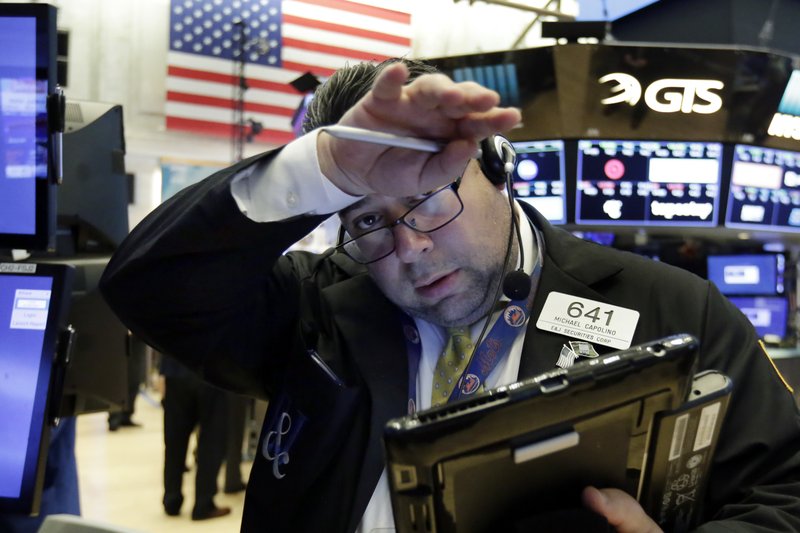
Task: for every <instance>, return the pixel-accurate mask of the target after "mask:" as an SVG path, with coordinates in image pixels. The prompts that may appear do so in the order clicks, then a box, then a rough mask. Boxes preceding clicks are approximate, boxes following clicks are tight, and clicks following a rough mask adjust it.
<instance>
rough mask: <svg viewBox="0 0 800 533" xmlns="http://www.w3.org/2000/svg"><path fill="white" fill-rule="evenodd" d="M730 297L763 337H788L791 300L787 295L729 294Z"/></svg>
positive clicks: (780, 338)
mask: <svg viewBox="0 0 800 533" xmlns="http://www.w3.org/2000/svg"><path fill="white" fill-rule="evenodd" d="M728 299H729V300H730V301H731V302H732V303H733V305H735V306H736V307H738V308H739V310H740V311H741V312H742V313H744V315H745V316H746V317H747V318H748V320H750V323H751V324H753V327H754V328H755V329H756V333H758V336H759V337H761V338H762V339H770V338H774V339H777V340H778V341H780V340H782V339H785V338H786V332H787V329H788V317H789V301H788V300H787V299H786V297H785V296H729V297H728Z"/></svg>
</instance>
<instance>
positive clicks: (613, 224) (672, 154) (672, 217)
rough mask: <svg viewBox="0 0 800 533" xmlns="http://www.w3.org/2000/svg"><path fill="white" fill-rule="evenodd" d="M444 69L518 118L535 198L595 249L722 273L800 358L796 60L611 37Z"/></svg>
mask: <svg viewBox="0 0 800 533" xmlns="http://www.w3.org/2000/svg"><path fill="white" fill-rule="evenodd" d="M431 61H432V62H433V63H434V64H435V65H437V66H438V67H439V68H441V69H442V70H443V71H444V72H446V73H447V74H448V75H450V76H451V77H453V78H454V79H455V80H474V81H477V82H478V83H481V84H482V85H485V86H488V87H491V88H493V89H495V90H496V91H497V92H498V93H499V94H500V97H501V100H502V105H508V106H515V107H518V108H519V109H521V111H522V118H523V121H522V126H521V127H519V128H516V129H514V130H512V131H510V132H508V137H509V139H510V140H511V141H512V142H513V144H514V146H515V147H516V149H517V152H518V160H517V166H516V170H515V173H514V180H515V182H514V188H515V192H516V194H517V195H518V197H520V199H521V200H522V201H525V202H529V203H531V204H532V205H533V206H535V207H536V208H537V209H538V210H539V211H540V212H541V213H542V214H543V215H544V216H545V217H547V218H548V219H549V220H550V221H551V222H552V223H554V224H558V225H562V226H563V227H565V228H566V229H569V230H571V231H573V232H574V233H576V234H578V235H580V236H582V237H584V238H586V239H589V240H593V241H596V242H598V243H600V244H604V245H612V246H615V247H618V248H622V249H628V250H631V251H634V252H637V253H641V254H643V255H647V256H650V257H653V258H654V259H660V260H663V261H665V262H671V263H673V264H677V265H678V266H682V267H684V268H687V269H689V270H691V271H693V272H695V273H696V274H698V275H700V276H702V277H706V278H708V279H711V280H712V281H714V282H715V283H716V284H717V285H718V286H719V287H720V289H721V290H722V292H723V293H724V294H726V295H727V296H729V297H730V299H731V300H732V301H733V302H734V303H735V304H736V305H737V306H739V308H740V309H742V311H743V312H744V313H745V315H747V316H748V318H750V319H751V321H752V322H753V323H754V325H755V326H756V329H757V331H758V332H759V334H760V335H761V336H762V338H764V339H765V340H766V341H767V342H768V344H769V345H770V347H771V351H772V353H773V355H774V356H775V357H777V358H781V357H784V356H791V355H794V353H795V351H796V342H797V334H796V331H795V330H796V317H795V315H796V312H797V301H796V300H797V296H796V278H797V275H796V272H797V268H796V263H797V260H798V255H800V254H798V250H800V69H798V68H797V65H798V64H799V62H798V58H796V57H793V56H790V55H786V54H780V53H775V52H771V51H768V50H756V49H744V48H741V47H736V48H734V47H731V46H708V45H697V46H692V45H670V44H668V43H667V44H638V43H624V42H616V43H615V42H611V43H603V44H563V45H556V46H548V47H542V48H533V49H527V50H511V51H505V52H496V53H485V54H473V55H463V56H455V57H445V58H433V59H432V60H431ZM795 382H796V383H798V384H800V380H798V381H795Z"/></svg>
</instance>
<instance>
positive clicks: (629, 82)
mask: <svg viewBox="0 0 800 533" xmlns="http://www.w3.org/2000/svg"><path fill="white" fill-rule="evenodd" d="M597 81H598V82H600V83H615V84H616V85H614V86H613V87H611V92H612V93H613V95H612V96H609V97H608V98H604V99H602V100H600V103H601V104H603V105H611V104H619V103H623V102H625V103H627V104H629V105H631V106H634V105H636V103H637V102H639V100H640V99H641V97H642V85H641V84H640V83H639V80H637V79H636V78H634V77H633V76H631V75H630V74H625V73H624V72H612V73H611V74H606V75H605V76H603V77H601V78H600V79H598V80H597ZM724 86H725V84H723V83H722V82H721V81H719V80H691V79H678V78H664V79H663V80H656V81H654V82H653V83H651V84H650V85H649V86H648V87H647V89H645V91H644V103H645V104H646V105H647V107H649V108H650V109H652V110H653V111H656V112H658V113H677V112H679V111H680V112H681V113H701V114H704V115H710V114H711V113H716V112H717V111H719V110H720V108H722V98H720V96H719V95H718V94H717V93H715V92H712V91H719V90H721V89H722V88H723V87H724Z"/></svg>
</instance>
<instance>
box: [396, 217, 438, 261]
mask: <svg viewBox="0 0 800 533" xmlns="http://www.w3.org/2000/svg"><path fill="white" fill-rule="evenodd" d="M392 233H393V234H394V252H395V253H396V254H397V258H398V259H400V261H402V262H404V263H413V262H414V261H416V260H417V259H419V256H420V255H421V254H423V253H425V252H427V251H429V250H430V249H431V248H433V240H432V239H431V236H430V234H428V233H420V232H419V231H415V230H413V229H411V228H409V227H408V226H406V225H405V224H398V225H397V226H395V227H394V228H392Z"/></svg>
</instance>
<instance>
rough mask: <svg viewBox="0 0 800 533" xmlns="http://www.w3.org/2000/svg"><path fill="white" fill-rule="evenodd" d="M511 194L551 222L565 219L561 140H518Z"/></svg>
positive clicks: (515, 143)
mask: <svg viewBox="0 0 800 533" xmlns="http://www.w3.org/2000/svg"><path fill="white" fill-rule="evenodd" d="M512 144H513V145H514V149H515V150H516V152H517V164H516V167H515V168H514V195H515V196H516V197H517V199H518V200H521V201H523V202H527V203H529V204H531V205H532V206H533V207H535V208H536V210H537V211H539V213H541V214H542V215H543V216H544V217H545V218H546V219H547V220H549V221H550V222H552V223H553V224H564V223H565V222H566V221H567V216H566V209H565V208H566V200H565V198H566V197H565V195H564V191H565V183H564V179H565V178H564V176H565V173H564V141H561V140H553V141H518V142H514V143H512Z"/></svg>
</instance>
